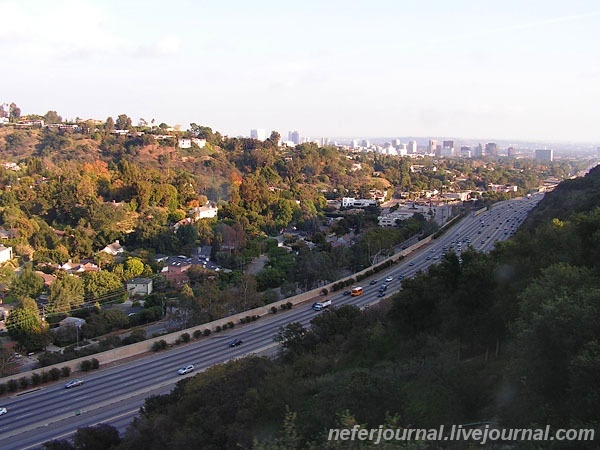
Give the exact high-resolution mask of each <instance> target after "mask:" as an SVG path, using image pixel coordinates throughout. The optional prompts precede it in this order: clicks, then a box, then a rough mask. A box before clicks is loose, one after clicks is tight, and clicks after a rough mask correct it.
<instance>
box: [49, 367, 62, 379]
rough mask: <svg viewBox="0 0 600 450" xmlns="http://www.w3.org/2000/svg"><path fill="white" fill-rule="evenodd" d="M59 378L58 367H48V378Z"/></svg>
mask: <svg viewBox="0 0 600 450" xmlns="http://www.w3.org/2000/svg"><path fill="white" fill-rule="evenodd" d="M59 378H60V369H57V368H56V367H53V368H52V369H50V380H52V381H56V380H58V379H59Z"/></svg>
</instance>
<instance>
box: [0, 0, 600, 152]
mask: <svg viewBox="0 0 600 450" xmlns="http://www.w3.org/2000/svg"><path fill="white" fill-rule="evenodd" d="M0 18H1V20H0V24H1V25H0V68H1V72H0V103H2V102H15V103H16V104H17V105H18V106H19V107H20V108H21V110H22V113H23V114H28V113H39V114H45V113H46V112H47V111H48V110H56V111H57V112H58V113H59V114H60V115H62V116H63V118H75V117H81V118H99V119H106V118H107V117H108V116H112V117H115V118H116V116H118V115H119V114H127V115H128V116H130V117H131V118H132V119H133V121H134V123H137V121H138V119H139V118H141V117H142V118H145V119H146V120H148V121H150V120H152V119H155V120H156V123H160V122H166V123H168V124H169V125H175V124H180V125H182V126H183V127H184V128H188V127H189V124H190V123H191V122H195V123H198V124H201V125H206V126H210V127H212V128H213V130H216V131H220V132H221V133H223V134H225V135H229V136H235V135H249V132H250V129H251V128H264V129H266V130H267V131H271V130H277V131H279V132H280V133H281V134H282V136H284V137H287V133H288V130H298V131H300V133H301V135H303V136H311V137H320V136H347V137H375V136H390V137H393V136H407V135H412V136H440V137H442V136H452V137H464V138H498V139H511V138H512V139H540V140H573V141H590V142H600V2H598V1H597V0H569V1H566V0H543V1H538V0H504V1H501V2H499V1H491V0H476V1H463V0H415V1H412V0H389V1H387V0H369V1H363V0H351V1H349V0H343V1H342V0H340V1H337V0H318V1H317V0H314V1H313V0H292V1H285V0H278V1H275V0H273V1H269V0H254V1H247V0H219V1H217V0H210V1H204V0H191V1H186V0H171V1H154V0H149V1H144V2H141V1H135V0H134V1H122V0H119V1H116V0H115V1H113V0H73V1H67V0H53V1H47V0H44V1H41V0H40V1H38V0H15V1H11V0H9V1H6V0H0Z"/></svg>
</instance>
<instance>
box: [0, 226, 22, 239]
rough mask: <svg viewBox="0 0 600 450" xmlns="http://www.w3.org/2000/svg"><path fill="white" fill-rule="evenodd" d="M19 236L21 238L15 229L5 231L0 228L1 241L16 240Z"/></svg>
mask: <svg viewBox="0 0 600 450" xmlns="http://www.w3.org/2000/svg"><path fill="white" fill-rule="evenodd" d="M18 236H19V233H18V231H17V230H15V229H13V228H11V229H9V230H4V229H2V228H0V239H15V238H16V237H18Z"/></svg>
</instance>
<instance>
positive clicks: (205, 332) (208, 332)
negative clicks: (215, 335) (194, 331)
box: [202, 328, 211, 336]
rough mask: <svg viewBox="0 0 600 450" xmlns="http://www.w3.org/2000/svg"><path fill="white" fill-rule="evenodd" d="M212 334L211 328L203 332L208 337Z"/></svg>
mask: <svg viewBox="0 0 600 450" xmlns="http://www.w3.org/2000/svg"><path fill="white" fill-rule="evenodd" d="M210 333H211V332H210V328H207V329H206V330H204V331H203V332H202V334H203V335H204V336H208V335H210Z"/></svg>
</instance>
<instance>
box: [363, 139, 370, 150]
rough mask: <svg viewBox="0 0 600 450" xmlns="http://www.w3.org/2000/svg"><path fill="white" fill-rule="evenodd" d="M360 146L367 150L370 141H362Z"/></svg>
mask: <svg viewBox="0 0 600 450" xmlns="http://www.w3.org/2000/svg"><path fill="white" fill-rule="evenodd" d="M360 146H361V147H364V148H369V147H370V146H371V141H369V140H368V139H363V140H362V141H361V143H360Z"/></svg>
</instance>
